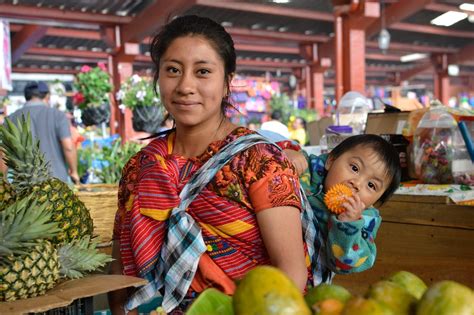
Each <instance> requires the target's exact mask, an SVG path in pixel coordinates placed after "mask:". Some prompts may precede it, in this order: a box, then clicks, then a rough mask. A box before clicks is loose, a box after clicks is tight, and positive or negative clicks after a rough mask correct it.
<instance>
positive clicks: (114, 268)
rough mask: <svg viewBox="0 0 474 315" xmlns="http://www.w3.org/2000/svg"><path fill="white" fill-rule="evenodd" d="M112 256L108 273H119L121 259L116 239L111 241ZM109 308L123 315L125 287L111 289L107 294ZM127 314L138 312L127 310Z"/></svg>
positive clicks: (125, 298)
mask: <svg viewBox="0 0 474 315" xmlns="http://www.w3.org/2000/svg"><path fill="white" fill-rule="evenodd" d="M112 258H113V259H114V260H113V261H112V262H111V263H110V269H109V274H111V275H121V274H123V273H122V259H121V258H120V247H119V242H118V241H113V245H112ZM107 295H108V300H109V308H110V311H111V313H112V314H113V315H122V314H124V315H125V311H124V309H123V306H124V304H125V302H126V301H127V297H128V292H127V289H120V290H117V291H111V292H109V293H108V294H107ZM128 314H138V313H137V311H136V310H134V311H132V312H129V313H128Z"/></svg>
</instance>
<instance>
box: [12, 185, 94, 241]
mask: <svg viewBox="0 0 474 315" xmlns="http://www.w3.org/2000/svg"><path fill="white" fill-rule="evenodd" d="M30 193H34V194H35V195H36V197H37V198H38V202H39V203H40V204H42V203H43V202H45V201H49V202H50V205H49V206H48V207H47V208H46V210H51V211H52V213H53V217H52V221H54V222H57V223H58V225H59V228H60V229H61V232H59V233H58V234H57V235H56V236H55V237H54V238H53V239H52V241H53V242H54V243H56V244H58V243H68V242H70V241H72V240H74V239H78V238H81V237H83V236H87V235H89V236H92V233H93V230H94V226H93V221H92V218H91V216H90V213H89V210H88V209H87V208H86V206H85V205H84V203H83V202H82V201H81V200H80V199H79V198H78V197H77V196H76V195H75V194H74V192H73V191H72V190H71V189H70V188H69V186H68V185H67V184H66V183H64V182H62V181H60V180H59V179H57V178H54V177H52V178H49V179H47V180H45V181H42V182H39V183H37V184H33V185H32V186H30V187H29V189H27V190H25V191H23V192H22V193H21V197H23V196H27V195H29V194H30Z"/></svg>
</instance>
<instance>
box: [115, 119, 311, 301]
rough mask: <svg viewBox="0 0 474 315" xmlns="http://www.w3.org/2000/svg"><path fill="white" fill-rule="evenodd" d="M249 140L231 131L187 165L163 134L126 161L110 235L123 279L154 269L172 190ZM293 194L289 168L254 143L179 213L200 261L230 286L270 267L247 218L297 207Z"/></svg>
mask: <svg viewBox="0 0 474 315" xmlns="http://www.w3.org/2000/svg"><path fill="white" fill-rule="evenodd" d="M249 133H252V132H251V131H249V130H247V129H245V128H237V129H235V130H234V131H233V132H232V133H231V134H230V135H229V136H228V137H227V138H226V139H224V140H223V141H217V142H213V143H211V145H210V146H209V148H208V149H207V150H206V152H204V153H203V154H202V155H201V156H199V157H196V158H191V159H185V158H183V157H180V156H177V155H173V154H172V151H173V140H174V134H170V135H168V136H166V137H162V138H158V139H155V140H154V141H153V142H151V143H150V144H149V145H148V146H147V147H146V148H145V149H143V150H142V151H140V152H139V153H138V154H137V155H135V156H134V157H133V158H132V159H131V160H130V161H129V163H128V164H127V165H126V167H125V168H124V172H123V178H122V181H121V184H120V192H119V211H118V212H117V216H116V225H115V230H114V235H115V238H116V239H120V245H121V246H120V247H121V258H122V263H123V267H124V273H125V274H127V275H138V276H141V277H144V278H147V276H148V275H149V274H150V272H152V270H153V269H155V268H159V258H160V251H161V249H162V245H163V242H164V239H165V236H166V232H167V219H168V218H169V216H170V213H171V211H172V210H173V209H174V208H175V207H176V206H178V204H179V202H180V200H179V193H180V191H181V190H182V188H183V187H184V186H185V184H186V183H187V181H188V180H189V178H190V177H191V176H192V174H194V173H195V172H196V170H198V169H199V168H200V167H201V166H202V165H203V164H204V163H205V162H206V161H207V160H208V159H209V158H210V157H211V156H213V155H214V154H215V153H216V152H218V151H219V150H220V149H221V148H222V147H223V146H225V145H226V144H227V143H229V142H231V141H233V140H235V139H237V138H239V137H240V136H243V135H246V134H249ZM298 190H299V184H298V179H297V177H296V174H295V172H294V169H293V167H292V166H291V164H290V162H289V161H288V160H287V159H286V158H284V156H283V155H282V154H281V152H280V151H279V150H278V148H276V147H274V146H272V145H270V144H258V145H255V146H253V147H251V148H250V149H248V150H246V151H244V152H242V153H239V154H237V155H236V156H235V157H234V158H233V159H232V160H231V161H230V162H229V163H228V164H226V165H225V166H224V167H223V168H222V169H221V170H220V171H218V172H217V174H216V176H215V177H214V179H213V180H211V182H210V184H208V185H207V186H206V188H205V189H203V190H202V191H201V193H200V194H199V195H198V196H197V197H196V199H195V200H194V201H193V202H192V203H191V204H190V205H189V207H188V208H187V213H188V214H189V215H190V216H191V217H192V218H193V219H194V220H195V221H196V222H197V223H198V224H199V227H200V228H201V230H202V237H203V239H204V242H205V244H206V253H205V255H203V256H204V257H203V258H202V259H201V260H206V259H207V258H210V259H208V262H209V263H210V264H211V265H215V266H214V267H217V269H220V270H222V271H223V275H222V276H223V277H227V278H228V279H230V280H231V281H232V280H235V279H239V278H241V277H242V276H243V275H244V274H245V273H246V272H247V271H249V270H250V269H252V268H254V267H255V266H257V265H263V264H270V260H269V257H268V254H267V252H266V250H265V246H264V244H263V241H262V239H261V236H260V233H259V229H258V225H257V221H256V215H255V214H256V213H257V212H258V211H261V210H264V209H268V208H273V207H280V206H292V207H296V208H300V207H301V201H300V198H299V195H298ZM308 267H309V266H308ZM200 268H201V263H200ZM214 269H216V268H214ZM206 277H207V275H206V274H205V273H202V274H199V271H198V274H197V276H196V278H198V279H201V281H204V282H205V281H208V280H209V279H208V278H206ZM214 280H215V279H214ZM211 281H212V280H211ZM216 281H217V282H221V281H219V280H216ZM195 282H196V281H194V279H193V284H192V285H191V290H193V288H199V287H200V285H199V283H195ZM224 282H225V281H224ZM213 284H214V283H211V285H213ZM215 285H216V286H219V285H220V284H219V283H215ZM201 287H202V283H201ZM221 289H222V288H221ZM226 289H227V290H232V288H224V291H226ZM229 293H231V292H229Z"/></svg>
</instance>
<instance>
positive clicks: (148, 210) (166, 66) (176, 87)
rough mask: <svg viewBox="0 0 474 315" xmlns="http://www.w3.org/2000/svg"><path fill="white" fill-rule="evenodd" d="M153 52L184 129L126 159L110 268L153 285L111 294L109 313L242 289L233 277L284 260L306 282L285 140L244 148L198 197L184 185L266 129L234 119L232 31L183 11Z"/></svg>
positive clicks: (165, 99) (177, 306) (163, 92)
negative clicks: (157, 299)
mask: <svg viewBox="0 0 474 315" xmlns="http://www.w3.org/2000/svg"><path fill="white" fill-rule="evenodd" d="M151 56H152V59H153V62H154V64H155V66H156V69H157V70H156V73H155V83H156V81H157V82H158V83H159V88H160V96H161V98H162V103H163V104H164V106H165V108H166V110H167V111H168V112H169V113H170V114H171V115H172V116H173V118H174V119H175V128H173V129H171V130H170V131H169V132H165V133H164V135H162V136H160V137H157V138H156V139H154V140H153V141H152V142H151V143H150V144H149V145H148V146H147V147H145V148H144V149H143V150H141V151H140V152H139V153H138V154H137V155H135V156H134V157H133V158H132V159H131V160H130V161H129V162H128V163H127V165H126V166H125V168H124V172H123V177H122V179H121V182H120V189H119V210H118V212H117V215H116V224H115V229H114V250H113V251H114V252H113V255H114V258H115V259H116V261H115V262H114V263H113V265H112V272H113V273H120V274H122V273H123V274H126V275H133V276H140V277H143V278H146V279H148V280H149V285H147V286H145V287H142V288H140V289H138V290H137V291H136V292H133V293H132V294H128V293H129V292H125V291H122V292H116V293H114V294H111V296H110V305H111V310H112V311H113V313H114V314H116V313H119V312H123V309H121V307H122V306H123V305H125V309H126V310H132V309H134V308H136V307H137V306H139V305H141V304H142V303H144V302H146V301H148V300H149V299H150V298H153V297H154V296H155V295H156V294H157V293H158V290H159V289H161V291H162V293H164V296H163V308H164V309H165V311H167V312H170V311H172V312H180V311H183V310H185V309H186V307H187V305H188V304H189V303H190V302H191V301H192V300H193V298H194V297H195V296H196V294H197V293H198V292H200V291H202V290H203V289H204V288H205V287H206V286H209V285H212V286H214V287H217V288H219V289H220V290H222V291H223V292H225V293H228V294H232V293H233V291H234V289H235V284H234V280H237V279H240V278H242V277H243V276H244V275H245V273H246V272H247V271H249V270H251V269H253V268H254V267H255V266H257V265H274V266H276V267H278V268H280V269H281V270H283V271H284V272H285V273H286V274H287V275H288V276H289V277H290V278H291V279H292V280H293V281H294V282H295V284H296V285H297V286H298V287H299V288H300V289H301V291H303V290H304V288H305V286H306V283H307V280H308V277H309V276H310V275H309V274H310V268H309V266H308V265H307V264H306V260H305V253H306V249H305V248H306V247H305V244H304V241H303V232H302V223H301V219H300V207H301V201H300V197H299V184H298V176H297V174H296V172H295V169H294V168H293V167H292V165H291V163H290V162H289V161H288V159H287V158H286V157H285V156H284V155H283V154H282V153H281V152H280V150H279V149H278V148H276V147H275V146H273V145H272V144H270V143H268V144H267V143H260V144H256V145H254V146H251V147H250V148H248V149H246V150H244V151H241V152H240V153H237V154H236V155H235V156H234V157H233V158H232V160H231V161H230V162H229V163H227V164H226V165H225V166H224V167H223V168H222V169H221V170H220V171H218V172H217V173H216V175H215V176H213V177H212V178H209V180H210V184H208V185H207V186H205V187H202V190H201V191H200V193H199V194H198V195H197V196H196V197H195V199H194V201H193V202H192V204H186V205H185V206H183V205H180V202H181V201H182V202H189V200H188V199H186V198H187V197H183V195H182V194H183V191H182V189H183V187H184V186H185V184H186V183H187V182H188V181H189V179H190V178H191V177H192V176H193V174H195V173H196V172H197V171H199V170H200V168H201V167H203V164H204V163H205V162H206V161H208V160H209V159H211V158H212V157H213V156H214V155H216V154H219V153H222V152H226V154H227V155H230V154H232V152H227V151H223V150H224V149H223V148H224V147H225V146H226V145H227V144H230V143H234V142H237V141H239V139H240V138H244V137H247V136H249V135H253V136H254V137H255V136H257V135H255V132H253V131H251V130H249V129H247V128H243V127H237V126H236V125H234V124H232V123H231V122H230V120H229V119H227V118H226V116H225V111H226V108H228V106H230V104H229V103H228V97H229V94H230V89H229V88H230V87H229V84H230V81H231V79H232V75H233V74H234V72H235V68H236V56H235V50H234V45H233V41H232V39H231V37H230V35H229V34H228V33H227V32H226V31H225V29H224V28H223V27H222V26H220V25H219V24H218V23H215V22H214V21H212V20H210V19H208V18H201V17H197V16H183V17H179V18H176V19H175V20H173V21H172V22H170V23H169V24H168V25H166V26H165V27H164V29H163V30H162V31H161V33H159V34H158V35H157V36H156V37H155V38H154V40H153V42H152V45H151ZM257 137H260V136H257ZM245 139H247V138H245ZM244 144H245V143H244ZM190 184H191V186H192V189H194V188H201V187H197V185H196V183H194V182H191V183H190ZM184 193H185V192H184ZM178 206H183V207H184V209H181V210H182V211H179V209H178V208H179V207H178ZM176 207H178V208H176ZM173 209H174V210H173ZM172 210H173V211H172ZM184 210H186V211H184ZM171 314H173V313H171Z"/></svg>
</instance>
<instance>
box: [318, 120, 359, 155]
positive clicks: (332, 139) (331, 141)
mask: <svg viewBox="0 0 474 315" xmlns="http://www.w3.org/2000/svg"><path fill="white" fill-rule="evenodd" d="M352 135H353V133H352V127H351V126H328V127H327V128H326V130H325V134H324V135H323V136H322V137H321V141H320V145H321V147H322V152H323V153H325V152H330V151H331V150H332V149H334V148H335V147H336V146H337V145H338V144H339V143H341V142H342V141H343V140H344V139H346V138H348V137H350V136H352Z"/></svg>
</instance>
